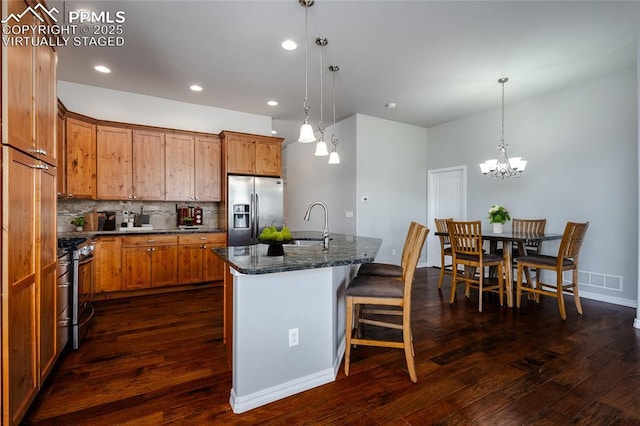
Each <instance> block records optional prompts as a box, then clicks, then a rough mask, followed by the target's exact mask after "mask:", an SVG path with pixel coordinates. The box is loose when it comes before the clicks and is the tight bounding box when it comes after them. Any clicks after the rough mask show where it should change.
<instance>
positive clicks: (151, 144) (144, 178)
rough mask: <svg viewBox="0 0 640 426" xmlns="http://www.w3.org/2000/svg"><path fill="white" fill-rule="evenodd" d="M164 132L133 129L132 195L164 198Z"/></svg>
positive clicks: (145, 197) (145, 198)
mask: <svg viewBox="0 0 640 426" xmlns="http://www.w3.org/2000/svg"><path fill="white" fill-rule="evenodd" d="M164 144H165V142H164V133H161V132H153V131H146V130H134V131H133V197H134V198H135V199H138V200H164V197H165V186H164V185H165V182H164V162H165V156H164V149H165V146H164Z"/></svg>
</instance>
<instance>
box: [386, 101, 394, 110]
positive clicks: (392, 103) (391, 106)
mask: <svg viewBox="0 0 640 426" xmlns="http://www.w3.org/2000/svg"><path fill="white" fill-rule="evenodd" d="M385 106H386V107H387V108H389V109H396V103H395V102H389V103H388V104H385Z"/></svg>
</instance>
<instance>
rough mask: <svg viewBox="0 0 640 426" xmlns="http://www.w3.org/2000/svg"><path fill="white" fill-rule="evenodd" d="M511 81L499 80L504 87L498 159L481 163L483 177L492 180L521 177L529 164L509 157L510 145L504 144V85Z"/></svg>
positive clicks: (520, 159) (505, 78) (504, 78)
mask: <svg viewBox="0 0 640 426" xmlns="http://www.w3.org/2000/svg"><path fill="white" fill-rule="evenodd" d="M507 81H509V78H508V77H503V78H500V79H498V83H500V84H501V85H502V138H501V140H500V145H498V147H497V149H498V158H497V159H495V160H487V161H485V162H484V163H480V171H481V172H482V174H483V175H485V176H487V177H491V178H499V179H504V178H506V177H520V175H521V174H522V172H524V168H525V167H526V166H527V162H526V161H525V160H523V159H522V158H521V157H513V158H509V157H507V149H508V148H509V145H507V144H505V143H504V84H505V83H506V82H507Z"/></svg>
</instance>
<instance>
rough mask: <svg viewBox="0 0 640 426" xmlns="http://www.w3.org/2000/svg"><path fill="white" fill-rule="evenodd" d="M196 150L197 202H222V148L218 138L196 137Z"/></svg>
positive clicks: (195, 177)
mask: <svg viewBox="0 0 640 426" xmlns="http://www.w3.org/2000/svg"><path fill="white" fill-rule="evenodd" d="M194 143H195V149H194V154H195V158H194V166H195V167H194V170H193V173H194V194H195V200H196V201H220V199H221V198H220V194H221V185H220V183H221V178H222V176H221V175H222V171H221V167H220V165H221V163H220V156H221V147H220V138H219V137H217V136H196V138H195V142H194Z"/></svg>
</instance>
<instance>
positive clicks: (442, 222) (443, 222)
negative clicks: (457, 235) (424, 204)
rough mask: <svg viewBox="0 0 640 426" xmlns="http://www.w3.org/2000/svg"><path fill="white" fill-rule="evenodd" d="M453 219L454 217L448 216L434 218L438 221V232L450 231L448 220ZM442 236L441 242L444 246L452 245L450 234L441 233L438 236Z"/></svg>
mask: <svg viewBox="0 0 640 426" xmlns="http://www.w3.org/2000/svg"><path fill="white" fill-rule="evenodd" d="M451 220H453V218H452V217H448V218H446V219H434V222H435V223H436V231H437V232H438V233H440V232H449V231H448V229H447V222H449V221H451ZM438 237H439V238H440V244H441V245H442V247H446V246H450V245H451V239H450V238H449V234H447V235H439V236H438Z"/></svg>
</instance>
